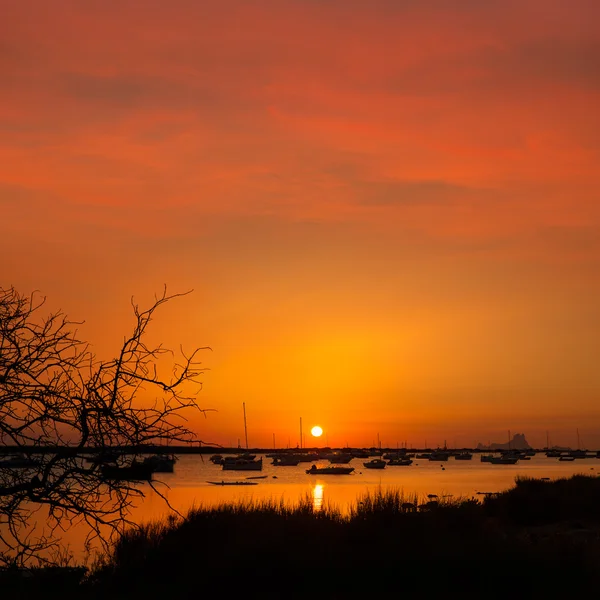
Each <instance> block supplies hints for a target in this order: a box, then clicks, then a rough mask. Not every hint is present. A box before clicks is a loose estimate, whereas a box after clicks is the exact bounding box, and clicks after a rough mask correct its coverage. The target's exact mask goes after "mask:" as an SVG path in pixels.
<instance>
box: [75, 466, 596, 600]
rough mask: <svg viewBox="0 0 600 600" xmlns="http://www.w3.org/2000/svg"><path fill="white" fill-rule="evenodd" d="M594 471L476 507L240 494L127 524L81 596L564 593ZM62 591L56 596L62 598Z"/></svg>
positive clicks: (591, 553) (531, 483)
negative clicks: (182, 513)
mask: <svg viewBox="0 0 600 600" xmlns="http://www.w3.org/2000/svg"><path fill="white" fill-rule="evenodd" d="M599 565H600V479H596V478H590V477H583V476H579V477H573V478H571V479H568V480H559V481H555V482H545V481H540V480H518V481H517V483H516V486H515V487H514V488H513V489H511V490H509V491H507V492H505V493H502V494H500V495H498V496H497V497H493V498H487V499H485V500H484V501H483V502H481V503H480V502H476V501H473V500H472V499H471V500H468V499H462V498H458V499H453V498H449V499H448V498H442V499H439V500H438V499H428V498H427V499H418V498H415V497H407V496H405V495H403V494H402V493H401V492H400V491H397V490H391V491H386V492H382V491H376V492H375V493H370V494H366V495H365V496H363V497H362V498H360V499H359V500H358V502H357V503H356V505H355V506H354V507H352V509H351V511H350V514H349V515H342V514H341V513H340V512H339V511H337V510H335V509H333V508H325V509H324V510H321V511H318V512H316V511H314V510H313V507H312V504H311V501H310V500H309V499H307V500H306V501H304V502H302V503H300V505H298V506H296V507H293V508H291V507H289V506H285V505H283V504H276V503H244V504H237V505H225V506H221V507H218V508H211V509H205V508H200V509H196V510H193V511H191V512H190V513H189V515H188V516H187V517H186V518H185V519H182V520H179V521H176V520H171V521H165V522H161V523H153V524H149V525H146V526H145V527H142V528H141V529H138V530H132V531H129V532H128V533H126V534H125V535H124V536H123V537H122V538H121V539H120V541H119V542H118V543H117V545H116V546H115V548H114V550H113V552H112V554H111V555H110V556H108V557H106V559H105V563H104V565H103V566H102V567H101V568H98V569H96V570H95V572H94V573H93V574H92V575H91V576H90V577H89V578H88V580H87V581H86V582H85V584H84V585H83V586H80V589H79V590H78V591H79V593H81V597H86V598H96V599H97V598H144V599H150V598H161V599H164V598H201V597H203V596H206V595H208V594H211V595H212V594H219V596H220V597H223V598H229V597H236V596H240V597H245V598H304V597H313V598H314V597H317V598H321V597H322V598H328V599H329V598H363V597H367V596H372V595H373V594H385V596H386V597H387V596H392V595H393V596H398V595H404V594H408V593H410V594H419V595H420V596H422V597H424V598H430V597H432V596H433V595H434V594H435V595H437V594H444V596H445V597H449V598H454V597H460V598H466V597H467V595H474V594H477V595H478V596H482V597H483V596H485V597H486V598H496V597H509V598H511V599H519V598H538V597H541V595H542V594H546V595H547V596H548V597H557V596H558V595H561V594H564V595H566V596H567V597H572V596H573V595H574V594H575V593H580V592H585V591H586V590H587V589H593V588H590V586H591V585H592V584H593V583H594V581H595V580H597V574H598V567H599ZM63 597H65V596H63Z"/></svg>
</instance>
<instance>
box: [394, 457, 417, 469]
mask: <svg viewBox="0 0 600 600" xmlns="http://www.w3.org/2000/svg"><path fill="white" fill-rule="evenodd" d="M412 464H413V461H412V459H411V458H391V459H390V460H388V466H389V467H410V465H412Z"/></svg>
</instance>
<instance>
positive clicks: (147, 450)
mask: <svg viewBox="0 0 600 600" xmlns="http://www.w3.org/2000/svg"><path fill="white" fill-rule="evenodd" d="M324 450H326V451H327V450H331V451H344V450H346V451H356V450H369V451H373V452H410V453H413V452H435V451H439V450H442V449H440V448H430V447H427V448H420V447H417V448H392V447H386V448H384V447H382V448H380V449H376V448H361V447H358V446H356V447H335V448H333V447H329V446H312V447H305V448H298V447H295V448H235V447H223V446H182V445H176V446H175V445H172V446H159V445H156V446H150V445H148V446H105V447H103V448H95V447H84V448H77V447H76V446H0V455H3V454H15V453H23V452H24V453H27V454H55V453H57V452H69V453H70V452H74V451H76V453H77V454H98V453H100V452H112V451H118V452H122V453H124V454H160V453H168V454H240V453H243V452H252V453H255V454H270V453H272V452H295V453H308V452H321V451H324ZM513 450H515V451H517V450H524V448H513ZM531 450H532V451H533V452H536V453H537V454H542V453H544V452H547V451H548V450H552V451H560V452H574V451H575V450H574V449H572V448H532V449H531ZM444 451H447V452H449V453H451V454H452V453H455V452H472V453H473V454H489V453H497V452H506V451H507V450H506V449H502V448H499V449H490V448H447V449H445V450H444ZM584 451H585V452H589V453H590V454H593V453H600V449H599V450H596V449H586V450H584Z"/></svg>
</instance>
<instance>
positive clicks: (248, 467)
mask: <svg viewBox="0 0 600 600" xmlns="http://www.w3.org/2000/svg"><path fill="white" fill-rule="evenodd" d="M262 464H263V463H262V458H259V459H258V460H253V459H248V458H239V457H232V456H228V457H227V458H225V459H224V460H223V462H222V463H221V466H222V467H223V471H262Z"/></svg>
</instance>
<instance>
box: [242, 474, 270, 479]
mask: <svg viewBox="0 0 600 600" xmlns="http://www.w3.org/2000/svg"><path fill="white" fill-rule="evenodd" d="M267 477H268V475H251V476H250V477H246V479H266V478H267Z"/></svg>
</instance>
